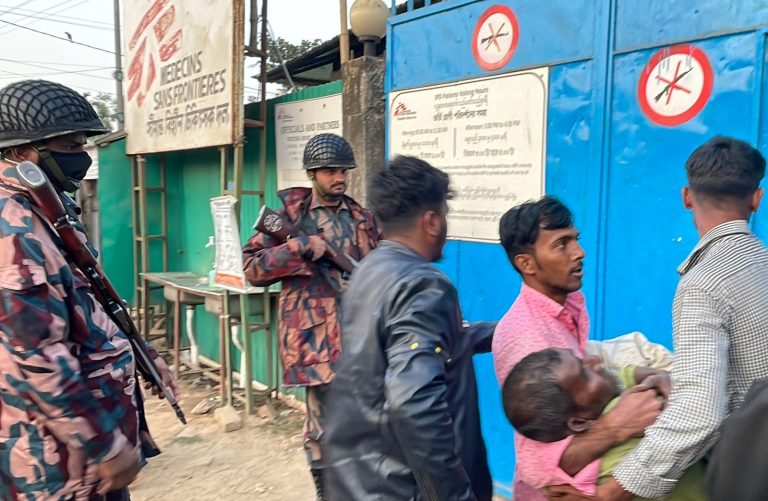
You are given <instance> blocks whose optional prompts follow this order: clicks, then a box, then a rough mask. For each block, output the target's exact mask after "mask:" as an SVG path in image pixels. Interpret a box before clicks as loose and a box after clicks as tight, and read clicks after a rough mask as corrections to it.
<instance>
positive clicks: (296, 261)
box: [243, 134, 381, 499]
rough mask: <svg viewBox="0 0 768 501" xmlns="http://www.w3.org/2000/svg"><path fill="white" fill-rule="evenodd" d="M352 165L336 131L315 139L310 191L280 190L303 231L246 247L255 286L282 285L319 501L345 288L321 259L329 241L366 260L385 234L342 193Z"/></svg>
mask: <svg viewBox="0 0 768 501" xmlns="http://www.w3.org/2000/svg"><path fill="white" fill-rule="evenodd" d="M354 167H355V159H354V155H353V153H352V148H351V147H350V146H349V143H347V141H346V140H344V138H342V137H340V136H337V135H335V134H319V135H316V136H314V137H313V138H311V139H310V140H309V141H308V142H307V145H306V147H305V149H304V169H305V170H306V171H307V175H308V177H309V179H311V180H312V185H313V187H312V189H309V188H289V189H286V190H283V191H280V192H279V193H278V195H279V196H280V198H281V199H282V201H283V204H284V205H285V207H284V208H283V209H281V210H280V211H279V212H280V213H281V215H282V217H283V218H284V219H285V220H286V222H288V223H290V224H292V225H297V226H298V228H300V229H301V235H296V236H294V237H293V238H291V239H289V240H288V241H287V242H279V241H276V240H275V239H274V238H273V237H270V236H268V235H266V234H264V233H257V234H256V235H254V236H253V237H252V238H251V239H250V240H249V241H248V243H247V244H246V246H245V248H244V249H243V258H244V264H245V273H246V275H247V276H248V280H249V281H250V282H251V283H252V284H254V285H258V286H266V285H269V284H272V283H275V282H279V281H282V283H283V289H282V293H281V294H280V305H279V310H280V313H279V318H280V321H279V327H278V329H279V334H278V336H279V346H280V355H281V357H282V362H283V383H284V384H285V385H286V386H303V387H306V394H307V423H306V425H305V449H306V450H307V455H308V458H309V463H310V468H311V471H312V476H313V478H314V480H315V484H316V486H317V497H318V499H322V480H321V478H320V471H319V466H320V464H319V461H320V457H321V455H320V447H319V440H320V436H321V434H322V430H321V429H320V427H319V424H318V417H319V415H320V413H321V409H320V406H319V401H320V398H321V397H320V395H321V393H322V392H323V391H324V389H325V387H326V385H328V383H330V382H331V381H332V380H333V377H334V372H333V364H334V362H335V361H336V359H337V357H338V356H339V353H340V350H341V345H340V337H339V324H338V320H337V311H336V306H337V300H338V297H339V294H340V293H341V291H342V290H343V289H344V288H345V286H346V280H344V278H342V272H341V271H340V270H339V269H338V268H336V267H334V266H333V265H331V264H330V263H329V262H328V261H327V260H325V259H321V258H322V256H323V254H324V253H325V251H326V247H327V245H328V242H330V243H331V244H332V245H333V246H335V248H336V249H338V250H340V251H341V252H343V253H344V254H346V255H347V256H348V257H350V258H352V259H353V260H360V259H362V258H363V257H365V255H366V254H368V253H369V252H370V251H371V250H372V249H373V248H374V247H375V246H376V244H377V243H378V241H379V239H380V237H381V233H380V230H379V226H378V224H377V223H376V219H375V218H374V216H373V214H372V213H371V212H370V211H368V210H366V209H364V208H363V207H361V206H360V205H359V204H358V203H357V202H355V201H354V200H353V199H352V198H350V197H348V196H346V195H344V192H345V191H346V188H347V175H348V170H349V169H353V168H354Z"/></svg>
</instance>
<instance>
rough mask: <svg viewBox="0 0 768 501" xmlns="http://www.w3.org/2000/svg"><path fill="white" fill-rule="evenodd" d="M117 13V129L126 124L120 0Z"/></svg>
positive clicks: (115, 0) (117, 0) (118, 0)
mask: <svg viewBox="0 0 768 501" xmlns="http://www.w3.org/2000/svg"><path fill="white" fill-rule="evenodd" d="M114 11H115V12H114V14H115V73H114V75H115V83H116V88H115V90H116V93H115V97H116V101H117V113H116V118H117V130H123V127H124V126H125V113H124V109H123V55H122V51H121V45H122V43H121V42H122V37H121V35H120V0H114Z"/></svg>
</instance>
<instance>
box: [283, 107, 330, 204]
mask: <svg viewBox="0 0 768 501" xmlns="http://www.w3.org/2000/svg"><path fill="white" fill-rule="evenodd" d="M341 124H342V119H341V94H333V95H331V96H326V97H319V98H316V99H305V100H302V101H292V102H290V103H278V104H276V105H275V148H276V151H277V189H278V190H282V189H284V188H291V187H293V186H305V187H310V186H312V183H310V182H309V180H308V179H307V175H306V173H305V172H304V168H303V167H302V159H303V157H304V146H305V145H306V144H307V141H309V139H310V138H311V137H312V136H314V135H316V134H321V133H323V132H330V133H332V134H338V135H342V134H341Z"/></svg>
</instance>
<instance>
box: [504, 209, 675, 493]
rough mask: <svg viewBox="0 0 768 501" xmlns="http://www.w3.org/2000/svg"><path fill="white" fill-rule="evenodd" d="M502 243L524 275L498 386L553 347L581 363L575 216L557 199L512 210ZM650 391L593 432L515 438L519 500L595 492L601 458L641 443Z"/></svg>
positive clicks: (583, 337) (652, 405)
mask: <svg viewBox="0 0 768 501" xmlns="http://www.w3.org/2000/svg"><path fill="white" fill-rule="evenodd" d="M499 233H500V238H501V244H502V246H503V247H504V250H505V251H506V252H507V256H508V257H509V260H510V262H511V263H512V266H514V268H515V269H516V270H517V271H518V273H520V275H521V277H522V279H523V285H522V288H521V290H520V295H519V296H518V297H517V299H516V300H515V302H514V304H513V305H512V307H511V308H510V309H509V311H508V312H507V313H506V314H505V315H504V317H503V318H502V319H501V321H500V322H499V324H498V326H497V327H496V331H495V333H494V338H493V359H494V363H495V367H496V376H497V378H498V380H499V384H503V383H504V380H505V379H506V377H507V376H508V375H509V373H510V371H511V370H512V368H513V367H514V366H515V364H517V363H518V362H519V361H521V360H522V359H523V358H525V357H526V356H527V355H529V354H531V353H533V352H537V351H541V350H545V349H548V348H565V349H570V350H573V352H574V353H577V354H578V355H579V356H581V357H583V356H584V352H585V349H586V344H587V338H588V336H589V315H588V314H587V309H586V303H585V299H584V294H583V293H582V292H581V291H580V290H579V289H581V284H582V277H583V275H584V272H583V263H582V262H583V260H584V255H585V254H584V249H583V248H582V247H581V245H579V242H578V239H579V232H578V230H577V229H576V228H574V226H573V218H572V216H571V212H570V210H568V208H567V207H566V206H565V205H563V204H562V203H561V202H560V201H559V200H557V199H555V198H553V197H548V196H547V197H544V198H542V199H541V200H538V201H536V202H526V203H524V204H522V205H519V206H517V207H514V208H512V209H510V210H509V211H507V213H506V214H504V216H503V217H502V218H501V221H500V224H499ZM654 396H655V393H654V392H652V391H641V392H632V393H627V394H625V395H623V396H622V397H621V400H620V401H619V404H618V405H617V406H616V407H615V408H614V410H612V411H611V412H608V413H607V414H605V415H604V416H602V417H601V418H600V419H598V420H597V421H596V422H595V423H594V424H593V425H592V426H591V427H590V429H589V430H588V431H587V432H585V433H583V434H579V435H578V436H573V435H572V436H570V437H568V438H566V439H565V440H562V441H559V442H554V443H542V442H536V441H534V440H530V439H527V438H525V437H523V436H522V435H520V434H518V433H515V453H516V458H517V460H516V470H515V485H514V489H513V492H514V498H515V499H516V500H521V501H539V500H545V499H546V498H545V497H544V495H543V494H541V492H540V491H539V489H541V488H543V487H545V486H548V485H559V484H570V485H572V486H574V487H576V488H578V489H579V490H581V491H583V492H585V493H587V494H593V493H594V492H595V488H596V482H597V476H598V469H599V458H600V457H601V456H602V455H603V454H604V453H605V452H606V451H608V450H609V449H611V448H612V447H613V446H615V445H618V444H621V443H623V442H625V441H627V440H629V439H630V438H633V437H641V436H642V435H643V431H644V430H645V428H646V427H647V426H649V425H650V424H651V423H652V422H653V421H654V420H655V419H656V416H658V414H659V412H660V406H661V404H660V403H659V402H658V401H657V400H656V399H655V398H654Z"/></svg>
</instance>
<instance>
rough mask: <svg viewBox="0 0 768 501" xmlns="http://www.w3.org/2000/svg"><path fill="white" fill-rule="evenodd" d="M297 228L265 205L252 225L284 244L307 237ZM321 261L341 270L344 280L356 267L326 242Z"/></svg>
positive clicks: (350, 260)
mask: <svg viewBox="0 0 768 501" xmlns="http://www.w3.org/2000/svg"><path fill="white" fill-rule="evenodd" d="M297 226H298V225H296V226H292V225H289V224H288V223H286V222H285V220H284V219H283V217H282V216H281V215H280V214H279V213H277V212H276V211H273V210H272V209H270V208H269V207H267V206H266V205H265V206H263V207H262V208H261V211H259V215H258V217H257V218H256V224H254V225H253V227H254V228H256V229H257V230H258V231H260V232H261V233H264V234H266V235H269V236H270V237H272V238H274V239H276V240H277V241H279V242H286V241H287V240H288V239H289V238H292V237H296V236H300V235H304V236H309V235H306V233H305V232H304V231H303V230H302V229H301V228H297ZM319 230H321V229H319ZM322 259H326V260H327V261H328V262H330V263H331V264H332V265H333V266H335V267H336V268H338V269H339V270H341V277H342V278H343V279H345V280H346V279H348V278H349V275H350V274H351V273H352V272H353V271H354V269H355V266H356V263H355V262H353V260H352V259H350V258H349V257H347V256H346V255H344V253H342V252H341V251H339V250H338V249H337V248H336V246H335V245H333V244H332V243H331V242H329V241H327V240H326V241H325V254H323V257H322Z"/></svg>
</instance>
